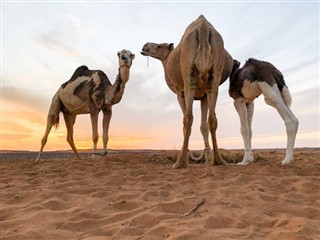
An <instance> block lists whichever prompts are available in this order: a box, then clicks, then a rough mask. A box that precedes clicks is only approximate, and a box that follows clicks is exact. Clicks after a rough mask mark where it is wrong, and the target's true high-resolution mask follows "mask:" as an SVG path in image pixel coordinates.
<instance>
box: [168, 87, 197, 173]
mask: <svg viewBox="0 0 320 240" xmlns="http://www.w3.org/2000/svg"><path fill="white" fill-rule="evenodd" d="M184 93H185V99H184V100H185V106H186V109H185V112H184V114H183V136H184V139H183V145H182V149H181V153H180V155H179V157H178V160H177V162H176V163H175V164H174V165H173V166H172V167H173V168H184V167H187V166H188V157H189V156H188V154H189V150H188V146H189V138H190V135H191V127H192V122H193V115H192V105H193V98H194V93H195V89H192V88H191V86H188V87H186V85H185V89H184Z"/></svg>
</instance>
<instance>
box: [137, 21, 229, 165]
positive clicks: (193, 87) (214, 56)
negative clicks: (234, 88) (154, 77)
mask: <svg viewBox="0 0 320 240" xmlns="http://www.w3.org/2000/svg"><path fill="white" fill-rule="evenodd" d="M141 54H142V55H144V56H150V57H153V58H156V59H158V60H160V61H161V63H162V65H163V68H164V73H165V80H166V83H167V85H168V87H169V88H170V90H171V91H173V92H174V93H175V94H176V95H177V98H178V102H179V104H180V107H181V110H182V113H183V133H184V140H183V145H182V150H181V152H180V155H179V157H178V159H177V161H176V163H175V164H174V165H173V168H184V167H187V166H188V158H189V152H190V151H189V149H188V145H189V138H190V134H191V127H192V122H193V113H192V106H193V101H194V100H200V101H201V126H200V131H201V133H202V136H203V140H204V144H205V149H204V150H203V152H202V154H201V155H204V156H205V159H206V163H207V164H215V163H216V164H225V161H224V160H223V159H222V157H221V155H220V153H219V151H218V145H217V140H216V129H217V118H216V114H215V106H216V102H217V97H218V87H219V85H220V84H222V83H223V82H224V81H225V80H226V79H227V78H228V77H229V75H230V74H231V71H232V67H233V59H232V57H231V56H230V54H229V53H228V52H227V51H226V50H225V49H224V43H223V39H222V37H221V35H220V34H219V33H218V31H217V30H216V29H215V28H214V27H213V26H212V25H211V24H210V23H209V22H208V21H207V20H206V18H205V17H204V16H203V15H201V16H199V17H198V19H196V20H195V21H194V22H192V23H191V24H190V25H189V26H188V27H187V29H186V30H185V33H184V35H183V36H182V38H181V41H180V43H179V44H178V45H177V47H176V48H174V45H173V43H170V44H168V43H162V44H157V43H150V42H149V43H146V44H145V45H144V46H143V48H142V51H141ZM208 110H209V117H208ZM208 127H209V129H210V133H211V138H212V144H213V154H212V151H211V148H210V145H209V140H208V136H209V132H208Z"/></svg>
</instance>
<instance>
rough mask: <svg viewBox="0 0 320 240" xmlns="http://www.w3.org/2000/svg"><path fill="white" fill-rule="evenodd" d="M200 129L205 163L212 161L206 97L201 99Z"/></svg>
mask: <svg viewBox="0 0 320 240" xmlns="http://www.w3.org/2000/svg"><path fill="white" fill-rule="evenodd" d="M200 131H201V134H202V137H203V141H204V157H205V159H206V163H207V164H212V163H213V156H212V151H211V148H210V144H209V127H208V98H204V99H202V100H201V125H200Z"/></svg>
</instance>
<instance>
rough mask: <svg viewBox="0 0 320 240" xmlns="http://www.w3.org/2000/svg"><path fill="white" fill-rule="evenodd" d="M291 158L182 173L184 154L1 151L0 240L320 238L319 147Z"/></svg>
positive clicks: (229, 153) (272, 153) (274, 152)
mask: <svg viewBox="0 0 320 240" xmlns="http://www.w3.org/2000/svg"><path fill="white" fill-rule="evenodd" d="M284 151H285V150H283V149H268V150H255V151H254V155H255V159H256V161H255V162H254V163H253V164H250V165H248V166H245V167H243V166H237V165H235V164H234V163H230V165H228V166H208V165H205V164H203V163H201V164H190V166H189V167H188V168H186V169H180V170H176V169H172V168H171V165H172V163H174V162H175V161H176V158H177V156H178V153H179V151H169V150H162V151H160V150H159V151H152V150H136V151H134V150H119V151H117V150H114V151H110V154H109V155H108V156H105V157H101V158H96V159H95V160H92V159H91V152H87V151H82V152H81V151H80V154H81V155H82V157H84V159H83V160H74V155H73V153H72V152H69V151H63V152H46V153H44V155H43V159H44V160H42V161H40V162H37V163H36V162H34V161H33V160H34V157H35V156H36V155H37V152H24V151H21V152H20V151H18V152H10V151H2V152H1V161H0V163H1V164H0V173H1V174H0V193H1V194H0V201H1V202H0V203H1V204H0V239H6V240H7V239H8V240H9V239H12V240H13V239H144V240H150V239H151V240H153V239H156V240H157V239H159V240H160V239H290V240H307V239H320V228H319V226H320V161H319V159H320V149H319V148H305V149H303V148H300V149H296V150H295V161H294V162H293V163H292V164H290V165H287V166H282V165H281V159H282V157H283V153H284ZM221 153H222V155H223V157H224V158H225V159H227V160H229V162H233V160H235V161H241V159H242V156H243V151H242V150H221ZM86 155H87V157H86Z"/></svg>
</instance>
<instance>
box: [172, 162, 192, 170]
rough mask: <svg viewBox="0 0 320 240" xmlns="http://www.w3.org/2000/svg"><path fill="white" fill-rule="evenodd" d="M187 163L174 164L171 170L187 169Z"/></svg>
mask: <svg viewBox="0 0 320 240" xmlns="http://www.w3.org/2000/svg"><path fill="white" fill-rule="evenodd" d="M188 165H189V164H188V163H181V162H176V163H175V164H173V165H172V168H174V169H180V168H187V167H188Z"/></svg>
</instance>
